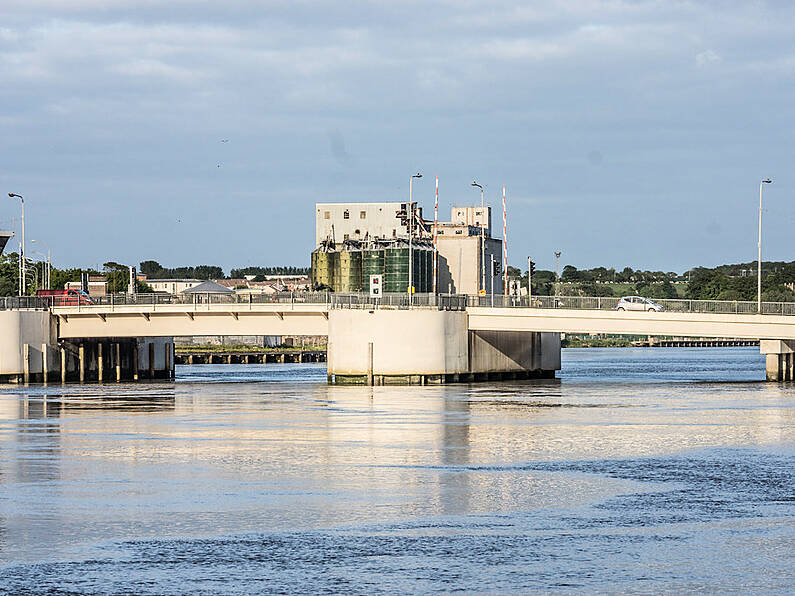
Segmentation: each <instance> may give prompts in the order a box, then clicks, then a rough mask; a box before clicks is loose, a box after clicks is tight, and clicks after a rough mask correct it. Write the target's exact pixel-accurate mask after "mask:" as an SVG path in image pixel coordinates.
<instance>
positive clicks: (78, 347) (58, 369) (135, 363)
mask: <svg viewBox="0 0 795 596" xmlns="http://www.w3.org/2000/svg"><path fill="white" fill-rule="evenodd" d="M173 377H174V342H173V339H172V338H168V337H142V338H99V339H98V338H73V339H68V340H60V341H59V340H58V337H57V323H56V322H55V320H54V319H53V318H52V317H51V316H50V313H49V312H46V311H36V310H7V311H0V383H57V382H61V383H71V382H75V383H85V382H111V381H124V380H138V379H172V378H173Z"/></svg>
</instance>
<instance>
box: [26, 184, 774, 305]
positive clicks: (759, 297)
mask: <svg viewBox="0 0 795 596" xmlns="http://www.w3.org/2000/svg"><path fill="white" fill-rule="evenodd" d="M772 183H773V181H772V180H771V179H770V178H765V179H764V180H762V181H761V182H760V183H759V242H757V244H756V248H757V251H758V255H757V264H756V312H757V313H759V314H762V185H763V184H772ZM23 242H24V240H23Z"/></svg>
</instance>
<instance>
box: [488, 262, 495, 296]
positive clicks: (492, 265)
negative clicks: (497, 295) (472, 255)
mask: <svg viewBox="0 0 795 596" xmlns="http://www.w3.org/2000/svg"><path fill="white" fill-rule="evenodd" d="M489 256H490V257H491V275H490V277H491V306H492V308H493V307H494V255H489Z"/></svg>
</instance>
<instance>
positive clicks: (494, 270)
mask: <svg viewBox="0 0 795 596" xmlns="http://www.w3.org/2000/svg"><path fill="white" fill-rule="evenodd" d="M491 264H492V271H491V274H492V275H493V276H494V277H497V276H498V275H499V274H500V262H499V261H492V262H491Z"/></svg>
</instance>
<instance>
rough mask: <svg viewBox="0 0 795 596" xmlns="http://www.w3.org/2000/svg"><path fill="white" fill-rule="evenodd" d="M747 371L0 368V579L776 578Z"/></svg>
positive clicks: (600, 358)
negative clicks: (53, 374)
mask: <svg viewBox="0 0 795 596" xmlns="http://www.w3.org/2000/svg"><path fill="white" fill-rule="evenodd" d="M763 367H764V362H763V359H762V357H761V356H760V355H759V353H758V349H757V348H737V349H725V348H724V349H664V348H652V349H582V350H576V349H569V350H564V351H563V370H562V371H561V372H560V374H559V377H560V378H559V379H558V380H555V381H549V380H547V381H534V382H530V381H516V382H505V383H490V384H473V385H448V386H432V387H373V388H369V387H340V386H338V387H333V386H332V387H329V386H327V385H326V384H325V366H324V365H322V364H320V365H314V364H302V365H299V364H294V365H290V364H287V365H277V364H267V365H240V366H235V365H214V366H213V365H198V366H192V367H189V366H183V367H177V379H176V383H173V384H171V383H151V384H147V383H142V384H118V385H116V384H105V385H85V386H78V385H71V386H66V387H60V386H51V387H46V388H44V387H29V388H24V387H14V386H0V593H18V592H19V593H24V592H28V593H31V592H32V593H52V594H61V593H75V594H94V593H96V594H108V593H112V594H116V593H119V594H122V593H137V594H254V593H273V592H282V593H313V594H314V593H327V592H328V593H339V592H344V593H368V594H370V593H382V592H384V593H394V592H414V593H416V592H426V591H441V592H450V591H464V592H488V593H495V592H499V593H503V592H504V593H524V592H528V591H541V592H556V591H557V592H575V593H594V592H599V593H647V594H658V593H672V592H720V593H749V592H751V593H768V594H778V593H782V594H783V593H792V592H793V591H795V580H793V572H792V570H793V568H794V567H795V388H793V386H792V385H789V384H773V383H771V384H768V383H764V382H762V378H763Z"/></svg>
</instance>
